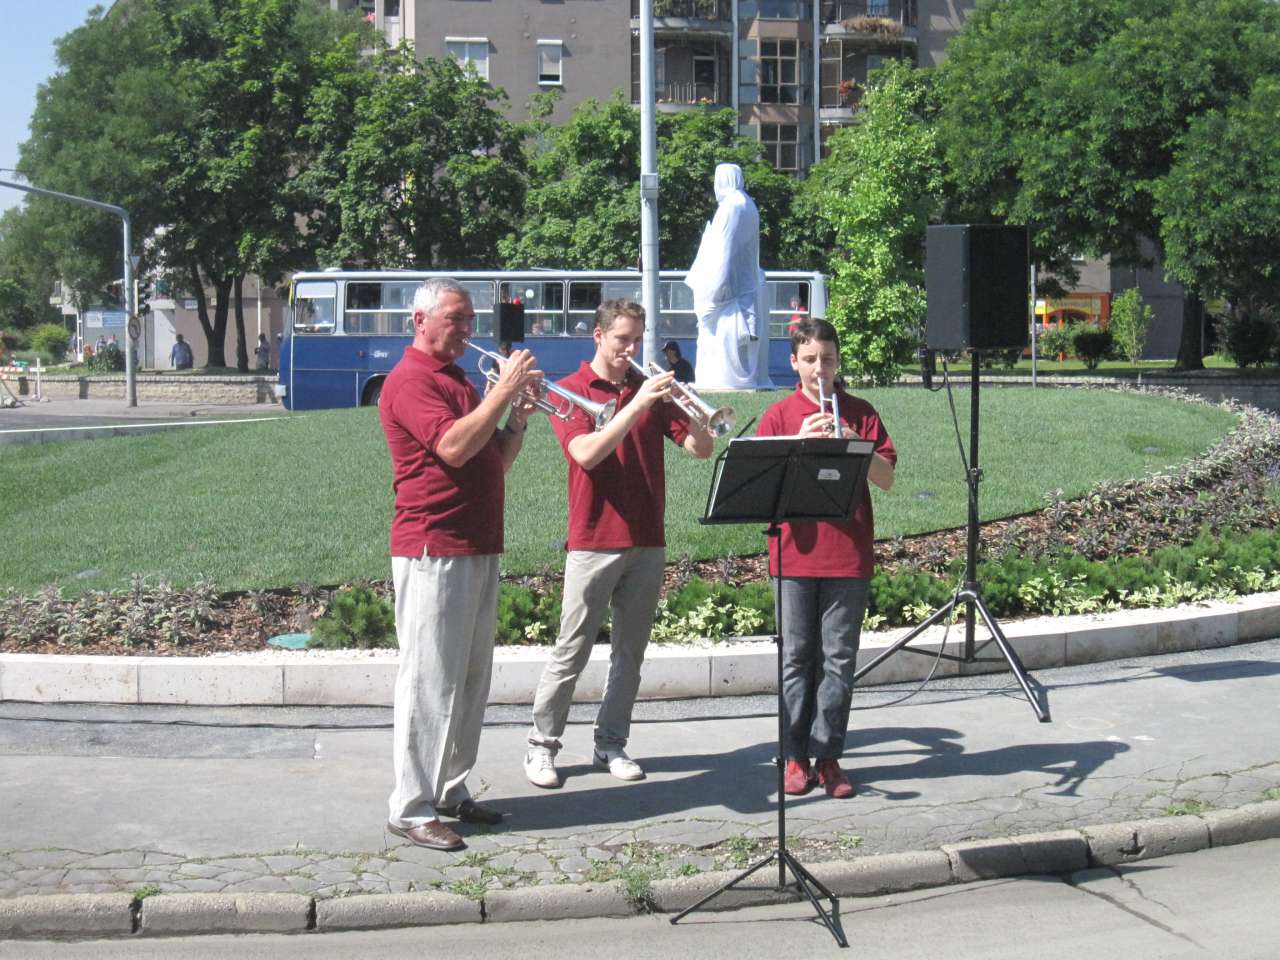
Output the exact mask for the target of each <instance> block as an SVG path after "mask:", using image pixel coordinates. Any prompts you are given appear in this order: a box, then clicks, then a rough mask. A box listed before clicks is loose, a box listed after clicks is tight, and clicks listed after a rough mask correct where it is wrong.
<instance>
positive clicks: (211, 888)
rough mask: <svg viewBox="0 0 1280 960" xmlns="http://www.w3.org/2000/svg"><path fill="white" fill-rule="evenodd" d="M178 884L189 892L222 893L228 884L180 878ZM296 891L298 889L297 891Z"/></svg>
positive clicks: (217, 881) (218, 881)
mask: <svg viewBox="0 0 1280 960" xmlns="http://www.w3.org/2000/svg"><path fill="white" fill-rule="evenodd" d="M177 886H179V887H181V888H182V889H183V890H185V891H187V892H188V893H221V892H222V890H223V888H224V887H226V884H224V883H222V882H221V881H220V880H201V879H198V878H197V879H194V880H179V881H178V883H177ZM295 892H296V891H295Z"/></svg>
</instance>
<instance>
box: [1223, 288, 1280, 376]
mask: <svg viewBox="0 0 1280 960" xmlns="http://www.w3.org/2000/svg"><path fill="white" fill-rule="evenodd" d="M1217 328H1218V342H1219V343H1220V344H1221V345H1222V349H1223V350H1224V351H1226V354H1227V356H1229V357H1230V358H1231V359H1232V361H1233V362H1234V363H1235V364H1236V366H1238V367H1241V368H1244V367H1249V366H1253V365H1255V364H1257V365H1259V366H1261V365H1262V364H1264V363H1266V362H1267V361H1268V360H1270V359H1271V355H1272V352H1273V351H1274V350H1275V346H1276V339H1277V330H1276V318H1275V312H1274V311H1273V310H1272V309H1271V308H1270V307H1267V306H1264V305H1261V304H1256V303H1250V302H1247V301H1246V302H1243V303H1234V304H1232V305H1231V306H1230V308H1229V309H1228V310H1227V312H1226V313H1225V314H1223V315H1222V316H1221V317H1219V318H1218V323H1217Z"/></svg>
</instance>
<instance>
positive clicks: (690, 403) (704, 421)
mask: <svg viewBox="0 0 1280 960" xmlns="http://www.w3.org/2000/svg"><path fill="white" fill-rule="evenodd" d="M628 359H629V360H630V361H631V365H632V366H633V367H635V368H636V369H637V370H639V371H640V373H641V374H642V375H643V376H645V377H648V378H650V379H651V378H653V377H657V376H660V375H661V374H663V373H666V371H665V370H663V369H662V368H661V367H660V366H658V365H657V364H656V363H654V362H653V361H649V363H648V364H646V365H645V366H641V365H640V364H638V363H636V359H635V357H629V358H628ZM668 399H669V400H670V401H671V402H672V403H674V404H675V405H676V406H677V407H679V408H680V409H681V410H682V411H683V412H684V414H685V416H687V417H688V418H689V419H690V420H694V421H696V422H697V423H698V424H699V425H700V426H701V427H702V429H704V430H706V431H707V433H709V434H711V435H712V436H713V437H723V436H724V435H725V434H726V433H728V432H729V431H730V430H732V429H733V422H734V420H735V419H736V418H737V414H735V413H734V412H733V407H721V408H720V409H718V410H717V409H716V408H715V407H713V406H711V404H709V403H707V401H705V400H703V399H702V398H701V397H700V396H698V394H697V393H695V392H694V389H693V387H691V386H689V385H688V384H685V383H681V382H680V381H679V380H672V381H671V393H670V395H669V397H668Z"/></svg>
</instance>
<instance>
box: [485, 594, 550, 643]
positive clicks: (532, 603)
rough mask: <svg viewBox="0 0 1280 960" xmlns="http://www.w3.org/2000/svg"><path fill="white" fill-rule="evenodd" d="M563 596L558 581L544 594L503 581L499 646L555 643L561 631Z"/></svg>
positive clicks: (499, 595) (499, 605) (499, 617)
mask: <svg viewBox="0 0 1280 960" xmlns="http://www.w3.org/2000/svg"><path fill="white" fill-rule="evenodd" d="M561 598H562V588H561V586H560V584H558V583H557V584H553V585H550V586H548V587H547V588H546V589H545V590H543V591H542V592H541V593H537V592H535V591H533V590H531V589H529V588H528V587H525V586H521V585H520V584H516V583H501V584H499V585H498V623H497V630H496V635H495V638H494V642H495V643H496V644H498V645H499V646H511V645H513V644H514V645H518V644H524V643H542V644H552V643H554V642H555V639H556V635H557V634H558V633H559V630H560V603H561Z"/></svg>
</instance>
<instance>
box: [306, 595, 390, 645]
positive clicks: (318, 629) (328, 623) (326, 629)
mask: <svg viewBox="0 0 1280 960" xmlns="http://www.w3.org/2000/svg"><path fill="white" fill-rule="evenodd" d="M395 645H396V617H395V612H394V611H393V610H392V608H391V604H389V603H387V601H386V600H383V599H382V598H381V597H379V596H378V595H377V594H375V593H374V592H373V591H372V590H370V589H369V588H367V587H352V588H351V589H349V590H340V591H338V593H337V595H335V596H334V598H333V605H332V606H331V607H330V608H329V610H328V612H327V613H326V614H325V615H324V616H323V617H321V618H320V619H319V620H317V621H316V622H315V625H314V626H313V627H312V628H311V638H310V639H309V640H307V646H308V647H319V648H322V649H329V650H340V649H346V648H350V647H357V648H360V649H369V648H372V647H395Z"/></svg>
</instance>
